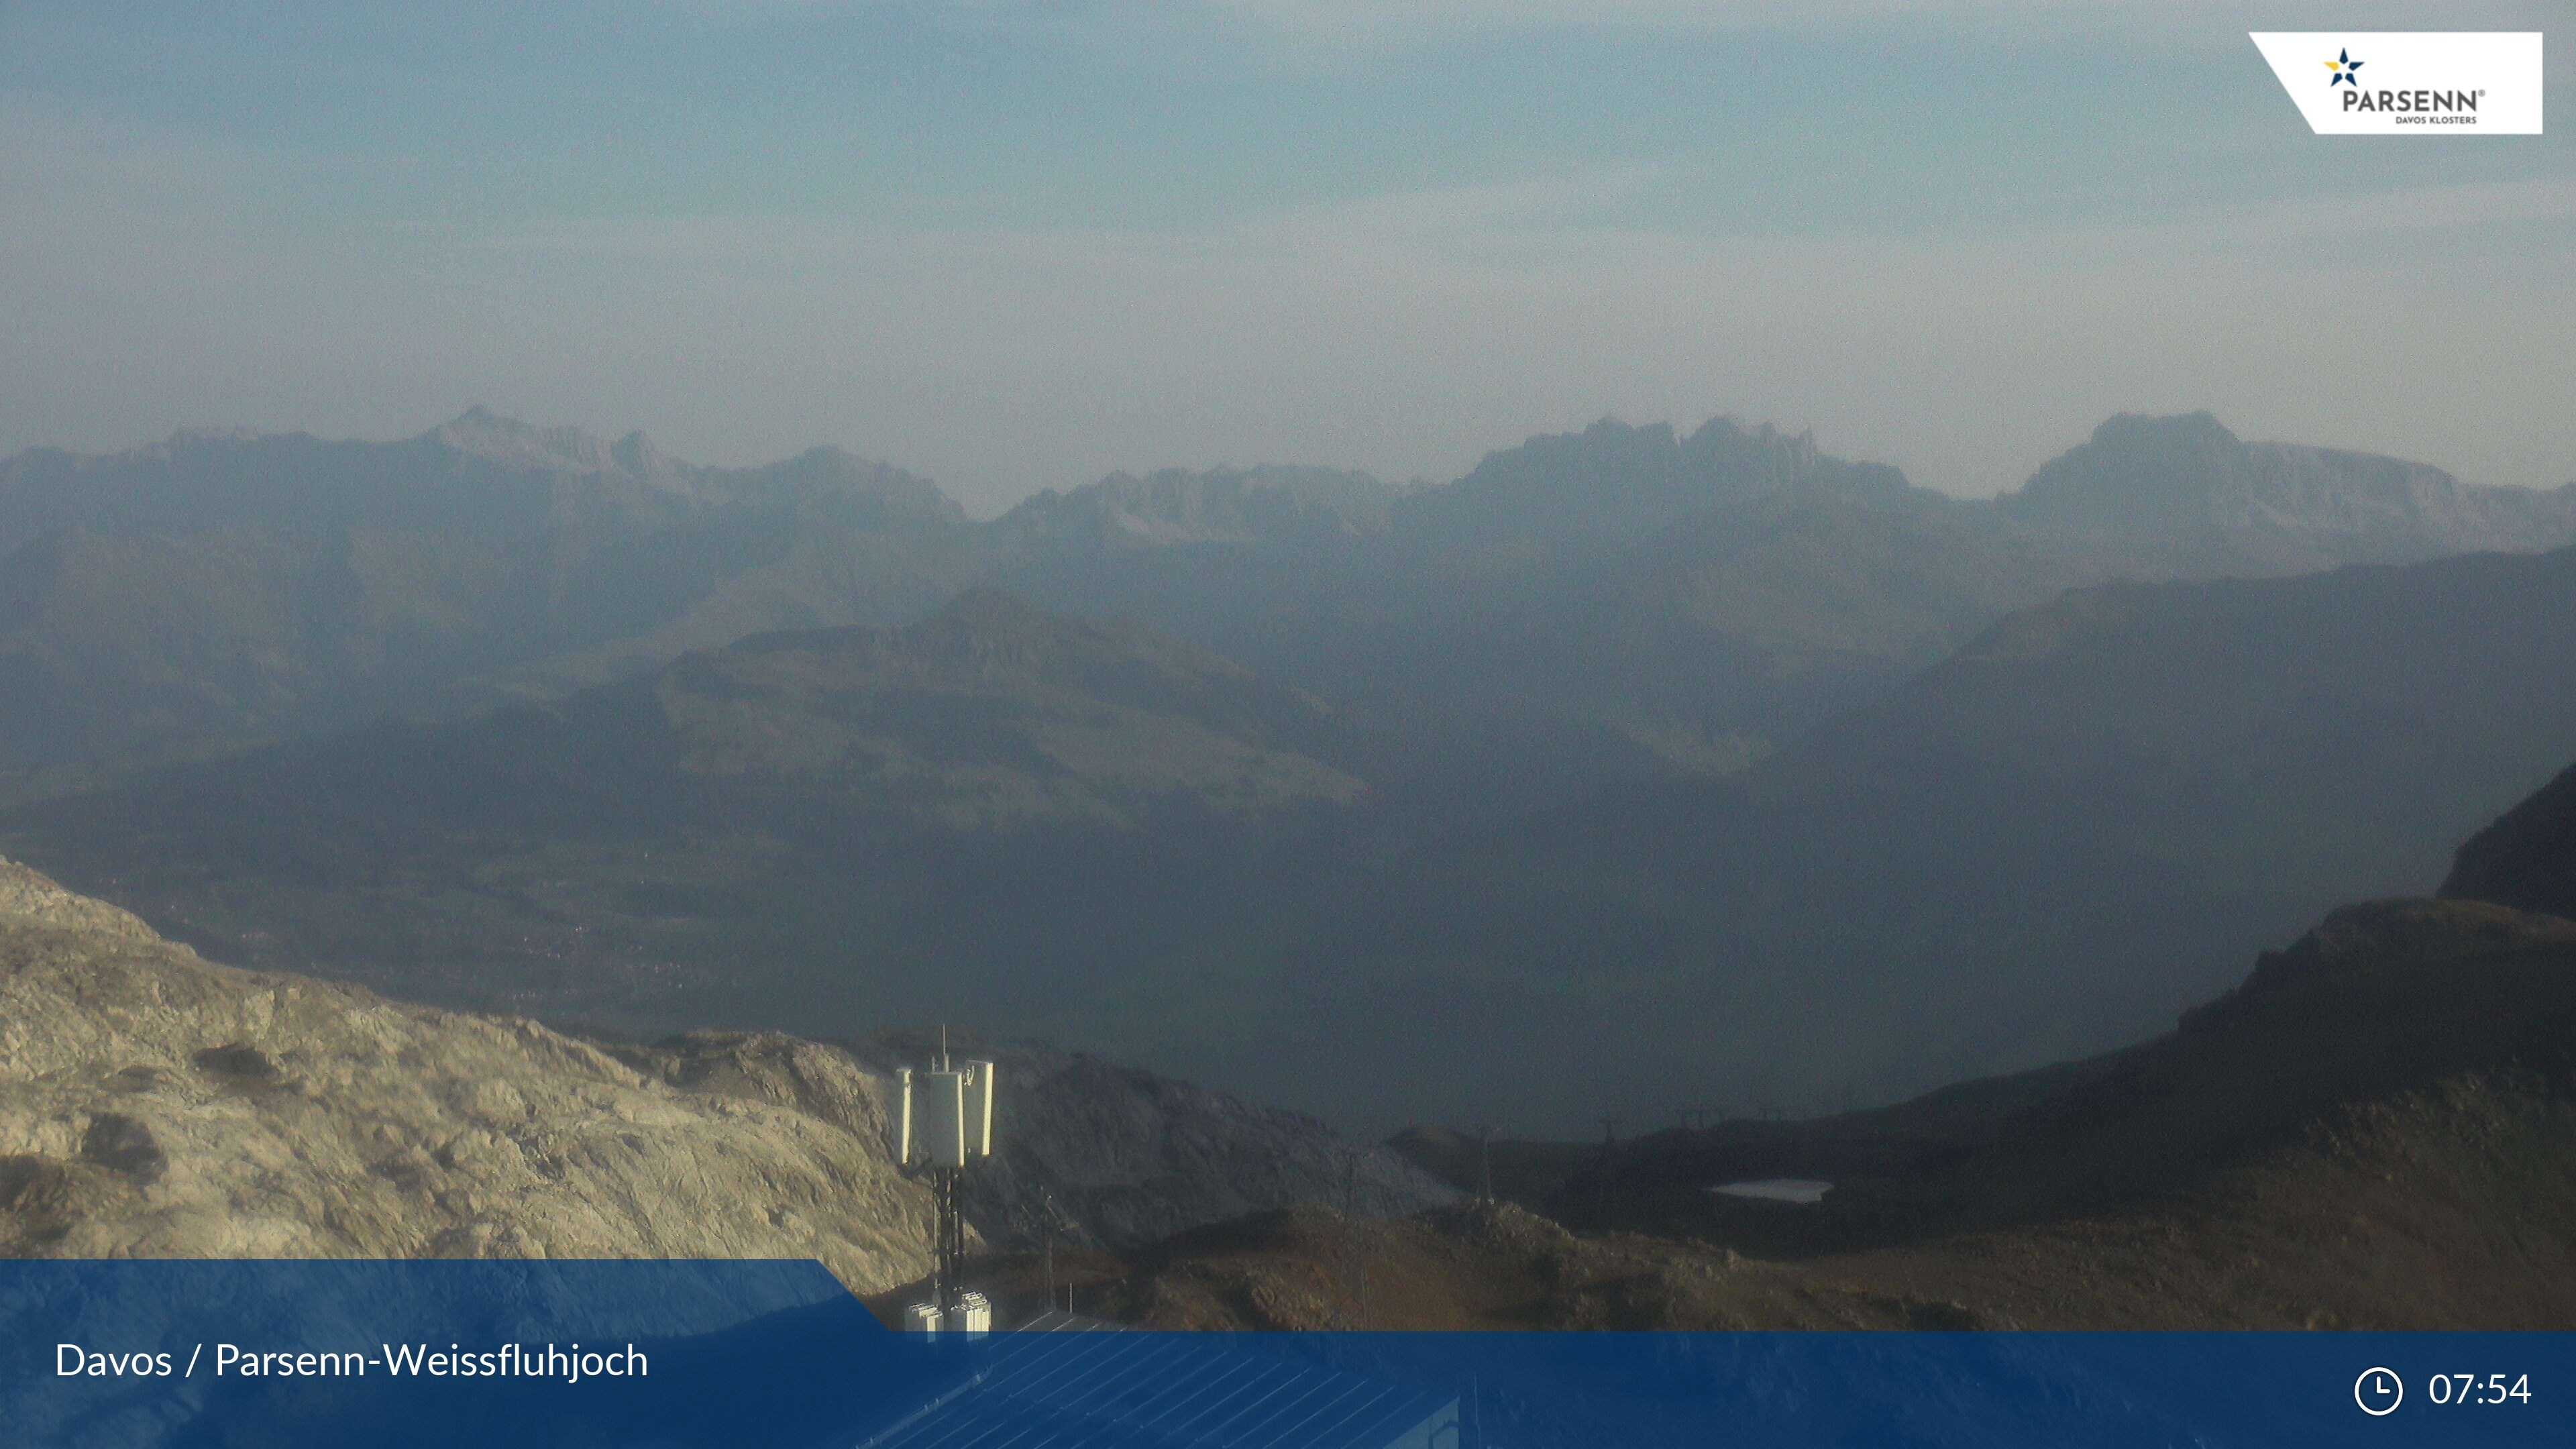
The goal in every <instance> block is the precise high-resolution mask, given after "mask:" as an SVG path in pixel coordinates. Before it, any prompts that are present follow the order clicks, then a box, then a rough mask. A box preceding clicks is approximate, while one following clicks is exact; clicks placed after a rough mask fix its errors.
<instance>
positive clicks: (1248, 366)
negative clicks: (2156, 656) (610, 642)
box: [0, 0, 2576, 511]
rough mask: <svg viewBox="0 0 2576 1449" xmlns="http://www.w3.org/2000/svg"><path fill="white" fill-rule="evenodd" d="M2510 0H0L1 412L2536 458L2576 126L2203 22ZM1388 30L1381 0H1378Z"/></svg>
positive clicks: (1465, 456) (967, 470) (2506, 14)
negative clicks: (2099, 437) (2422, 95)
mask: <svg viewBox="0 0 2576 1449" xmlns="http://www.w3.org/2000/svg"><path fill="white" fill-rule="evenodd" d="M2569 13H2570V11H2569V10H2568V8H2567V7H2566V6H2565V4H2564V3H2563V0H2561V3H2554V4H2518V3H2501V4H2482V3H2475V0H2459V3H2444V4H2438V5H2434V4H2416V5H2403V6H2401V5H2389V4H2381V3H2372V0H2353V3H2343V4H2335V5H2329V6H2314V5H2308V4H2305V3H2304V0H2283V3H2272V4H2264V5H2259V6H2252V7H2247V6H2233V5H2196V4H2188V3H2183V4H2176V3H2171V0H2166V3H2123V0H2099V3H2080V0H2061V3H2047V0H2026V3H1969V0H1962V3H1953V4H1937V3H1936V4H1907V5H1899V4H1880V3H1869V0H1852V3H1842V4H1837V3H1832V0H1826V3H1823V4H1815V3H1804V4H1802V3H1773V0H1759V3H1735V4H1728V3H1711V4H1679V3H1664V0H1592V3H1576V0H1506V3H1499V4H1490V5H1471V4H1465V3H1452V0H1429V3H1417V4H1397V3H1393V0H1326V3H1320V4H1312V5H1300V4H1293V3H1288V0H1166V3H1160V4H1141V3H1127V0H1044V3H1037V0H1030V3H1021V0H977V3H940V0H919V3H911V4H896V3H885V4H868V3H832V0H771V3H738V4H728V3H717V0H702V3H688V0H621V3H607V0H548V3H543V4H528V3H524V0H512V3H506V4H485V3H481V0H442V3H438V4H433V5H421V4H409V5H401V6H377V5H370V4H363V3H354V0H330V3H322V4H312V5H259V4H234V5H220V6H217V5H205V6H196V5H186V6H183V5H171V4H167V3H158V0H156V3H149V4H132V5H129V4H120V3H114V0H82V3H78V4H59V5H58V4H43V3H39V4H10V3H5V0H0V321H5V326H0V451H14V450H15V449H17V448H19V447H23V446H28V445H34V444H53V445H60V446H69V447H76V448H83V449H98V448H110V447H121V446H127V445H131V444H133V443H136V442H140V441H144V440H147V439H151V438H156V437H159V436H161V435H163V434H166V433H167V432H169V431H170V430H171V429H172V428H174V427H179V426H199V425H211V424H240V425H250V426H256V427H262V428H304V429H309V430H312V431H315V432H320V433H324V434H328V435H351V436H362V437H392V436H398V435H403V434H408V433H413V432H417V431H420V430H421V429H423V428H426V427H428V426H430V425H432V424H434V423H436V422H438V421H440V420H442V419H444V418H445V417H447V416H450V415H452V414H454V413H456V412H458V411H461V410H462V409H463V408H464V407H465V406H466V405H467V404H469V403H473V402H478V401H479V402H483V403H487V404H489V405H491V406H492V407H494V408H495V409H497V410H499V411H502V412H507V413H512V414H516V415H519V416H522V417H526V418H529V419H530V420H532V421H539V422H569V423H575V424H579V425H581V426H583V427H586V428H589V429H591V430H593V431H597V432H603V433H611V434H613V433H619V432H623V431H625V430H626V429H628V428H632V427H642V428H644V429H646V430H647V431H648V432H650V433H652V434H653V435H654V436H655V438H656V439H658V440H659V441H660V442H662V444H663V445H664V446H665V447H667V448H669V449H670V450H672V451H674V452H677V453H679V454H682V455H684V456H689V457H695V458H699V459H702V460H705V461H711V462H749V461H755V460H760V459H765V458H769V457H774V456H778V455H781V454H784V453H788V452H791V451H793V450H796V449H798V448H800V447H802V446H805V445H807V444H809V443H813V442H821V441H829V442H836V443H839V444H842V445H843V446H846V447H849V448H851V449H853V450H854V451H858V452H862V453H866V454H870V455H873V456H877V457H882V458H885V459H887V460H889V461H892V462H895V463H899V464H902V465H904V466H907V467H911V468H914V469H917V470H920V471H924V472H927V473H930V474H931V475H933V476H935V477H937V478H939V479H940V480H941V481H942V482H943V483H944V484H946V485H948V487H949V488H950V489H951V491H952V492H955V493H956V494H958V495H959V496H960V497H962V498H964V499H965V500H967V501H968V503H969V504H970V506H974V507H976V508H978V509H979V510H982V511H991V510H992V509H994V508H996V507H997V506H999V505H1001V504H1003V503H1006V502H1008V501H1010V500H1011V499H1013V498H1015V497H1017V496H1019V495H1021V494H1023V493H1026V492H1028V491H1029V490H1031V489H1034V488H1037V487H1041V486H1065V485H1070V484H1073V483H1077V482H1081V481H1085V480H1087V479H1089V478H1092V477H1096V476H1098V475H1099V474H1101V473H1104V472H1108V471H1111V470H1113V469H1117V468H1130V469H1143V468H1150V467H1156V466H1163V465H1169V464H1179V465H1185V466H1191V467H1199V466H1207V465H1211V464H1216V463H1221V462H1232V463H1237V464H1248V463H1254V462H1262V461H1272V462H1313V463H1323V464H1334V465H1345V466H1357V467H1365V468H1370V469H1373V470H1376V471H1378V472H1380V473H1384V474H1387V475H1390V476H1394V477H1399V478H1401V477H1410V476H1416V475H1420V476H1428V477H1433V478H1447V477H1451V476H1454V475H1456V474H1457V473H1459V472H1461V471H1463V470H1464V469H1465V468H1467V467H1468V466H1470V465H1471V464H1473V463H1474V461H1475V460H1476V458H1477V457H1478V456H1479V455H1480V454H1482V453H1483V452H1484V451H1486V450H1488V449H1490V448H1495V447H1500V446H1505V445H1508V444H1510V443H1512V442H1515V441H1517V440H1519V439H1520V438H1522V437H1524V436H1526V435H1528V434H1530V433H1534V432H1542V431H1555V430H1559V429H1564V428H1570V427H1578V426H1580V425H1582V424H1583V423H1585V422H1587V421H1589V420H1591V419H1593V418H1596V417H1599V416H1602V415H1604V414H1614V415H1617V416H1621V417H1625V418H1628V419H1630V420H1634V421H1646V420H1653V419H1664V418H1669V419H1674V420H1676V421H1679V422H1681V423H1683V424H1684V425H1686V426H1687V425H1692V424H1696V423H1697V422H1698V421H1699V420H1701V419H1702V418H1705V417H1707V416H1709V415H1711V414H1718V413H1724V414H1732V415H1735V416H1738V417H1741V418H1744V419H1746V420H1747V421H1759V420H1766V419H1767V420H1772V421H1776V422H1778V423H1780V424H1782V425H1784V426H1788V427H1792V428H1797V427H1807V426H1812V427H1814V428H1815V430H1816V432H1817V434H1818V436H1819V439H1820V441H1821V442H1822V443H1823V444H1824V446H1826V447H1827V448H1828V449H1830V450H1832V451H1835V452H1839V453H1844V454H1847V455H1852V456H1859V457H1867V458H1873V459H1879V460H1883V461H1887V462H1893V463H1896V464H1898V465H1900V466H1902V467H1904V468H1905V469H1906V470H1907V471H1908V472H1909V473H1911V474H1912V475H1913V476H1914V477H1915V478H1916V479H1917V480H1918V481H1922V482H1926V483H1930V484H1932V485H1934V486H1937V487H1942V488H1947V489H1950V490H1953V491H1956V492H1962V493H1986V492H1992V491H1993V490H1995V489H1996V488H1998V487H2001V486H2006V485H2009V484H2013V483H2017V482H2018V481H2019V480H2020V479H2021V477H2022V476H2024V475H2025V474H2027V473H2028V472H2029V470H2030V469H2031V468H2032V467H2033V466H2035V465H2036V464H2037V463H2039V462H2040V461H2041V460H2042V459H2044V458H2046V457H2047V456H2049V455H2050V454H2052V453H2055V452H2056V451H2058V450H2060V449H2062V448H2064V447H2066V446H2067V445H2069V444H2071V443H2073V442H2076V441H2079V440H2080V439H2081V438H2083V437H2084V436H2085V434H2086V433H2088V432H2089V431H2090V430H2091V428H2092V426H2093V424H2094V423H2096V422H2098V421H2099V420H2100V419H2101V418H2102V417H2103V416H2105V415H2107V414H2109V413H2112V412H2115V411H2121V410H2132V411H2173V410H2180V409H2187V408H2197V407H2207V408H2210V409H2212V410H2214V411H2215V412H2217V413H2218V414H2219V415H2220V416H2221V417H2222V418H2224V419H2225V420H2227V421H2228V422H2229V423H2230V424H2231V425H2232V426H2234V427H2235V428H2236V429H2237V430H2238V431H2239V432H2240V433H2244V434H2247V435H2249V436H2259V437H2273V438H2285V439H2291V440H2296V441H2303V442H2316V443H2327V444H2336V445H2343V446H2350V447H2358V448H2365V449H2371V450H2375V451H2386V452H2394V453H2399V454H2403V455H2406V456H2410V457H2417V458H2422V459H2425V460H2428V461H2432V462H2436V463H2440V464H2443V465H2444V466H2447V467H2450V468H2452V469H2454V470H2456V471H2458V472H2460V473H2461V474H2463V475H2464V476H2467V477H2469V478H2472V479H2475V480H2478V481H2487V482H2513V483H2540V484H2555V483H2560V482H2565V481H2568V480H2570V479H2571V478H2576V405H2572V404H2576V364H2571V362H2570V361H2569V358H2570V354H2571V347H2570V340H2569V339H2570V337H2571V335H2576V147H2572V146H2571V143H2570V141H2569V140H2568V139H2567V138H2568V137H2569V135H2570V134H2571V131H2572V130H2576V109H2571V108H2570V105H2569V102H2570V89H2571V87H2570V85H2569V83H2568V79H2567V77H2568V74H2569V72H2568V64H2569V63H2568V61H2567V59H2566V57H2567V56H2568V54H2569V47H2570V45H2576V30H2571V32H2570V33H2569V35H2568V36H2567V37H2566V38H2563V39H2562V38H2561V37H2559V36H2555V35H2553V36H2551V37H2550V49H2551V56H2550V62H2549V67H2550V69H2549V75H2550V93H2549V97H2548V105H2549V109H2550V110H2551V111H2552V112H2554V113H2555V114H2554V115H2552V116H2551V118H2550V121H2551V125H2552V129H2553V130H2554V131H2555V132H2556V134H2554V135H2550V136H2544V137H2533V138H2506V137H2493V138H2484V139H2455V138H2435V137H2422V136H2417V137H2403V138H2399V137H2391V138H2319V137H2314V136H2311V135H2309V134H2308V133H2307V130H2306V127H2305V126H2304V125H2303V124H2302V123H2301V122H2300V121H2299V119H2298V117H2297V115H2296V113H2295V112H2294V111H2293V109H2292V107H2291V104H2290V102H2289V101H2288V99H2286V98H2285V97H2284V96H2283V95H2282V94H2281V92H2280V89H2279V86H2278V84H2277V83H2276V82H2275V81H2274V79H2273V77H2272V75H2271V73H2270V72H2269V70H2268V69H2266V67H2265V66H2264V64H2263V61H2262V60H2261V58H2260V57H2259V56H2258V55H2257V54H2256V52H2255V49H2254V47H2253V45H2252V44H2251V43H2250V42H2248V41H2247V40H2246V38H2245V35H2244V32H2245V31H2246V30H2247V29H2249V28H2254V27H2256V26H2260V27H2261V28H2265V29H2323V28H2327V27H2329V26H2334V25H2345V26H2350V27H2352V28H2353V29H2356V30H2366V29H2406V28H2419V29H2420V28H2435V27H2438V28H2444V29H2540V30H2547V29H2548V28H2549V22H2550V21H2551V20H2553V19H2563V18H2564V17H2566V16H2567V15H2568V14H2569ZM1395 17H1400V18H1395Z"/></svg>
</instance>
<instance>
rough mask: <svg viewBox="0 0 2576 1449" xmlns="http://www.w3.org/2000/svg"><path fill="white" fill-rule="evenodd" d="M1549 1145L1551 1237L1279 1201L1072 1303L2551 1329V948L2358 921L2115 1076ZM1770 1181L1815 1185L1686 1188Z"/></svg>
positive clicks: (1480, 1316) (1959, 1090) (2575, 1300)
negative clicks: (1566, 1171)
mask: <svg viewBox="0 0 2576 1449" xmlns="http://www.w3.org/2000/svg"><path fill="white" fill-rule="evenodd" d="M1529 1146H1530V1145H1526V1144H1525V1145H1523V1147H1524V1153H1525V1154H1526V1152H1527V1151H1528V1150H1529ZM1561 1151H1562V1152H1563V1153H1564V1154H1566V1155H1567V1156H1568V1157H1570V1158H1571V1159H1572V1161H1573V1163H1574V1166H1573V1169H1572V1179H1571V1181H1570V1182H1569V1183H1568V1184H1567V1185H1566V1186H1564V1187H1563V1188H1562V1189H1561V1190H1559V1191H1558V1192H1557V1193H1556V1194H1555V1195H1554V1197H1553V1200H1552V1201H1551V1202H1550V1203H1549V1204H1548V1210H1549V1212H1550V1213H1551V1214H1553V1215H1554V1216H1555V1217H1556V1218H1559V1219H1561V1220H1562V1221H1563V1223H1565V1224H1567V1225H1569V1226H1571V1227H1572V1228H1573V1229H1574V1231H1568V1229H1567V1227H1566V1226H1559V1223H1558V1222H1557V1221H1552V1220H1550V1218H1547V1217H1541V1216H1538V1215H1535V1214H1533V1213H1531V1212H1529V1211H1527V1210H1526V1209H1523V1208H1520V1207H1518V1206H1515V1205H1511V1204H1499V1205H1483V1204H1471V1205H1466V1206H1462V1207H1460V1208H1453V1209H1446V1210H1435V1211H1433V1212H1430V1213H1426V1214H1422V1215H1419V1216H1417V1217H1416V1218H1414V1219H1412V1220H1411V1221H1408V1222H1399V1223H1365V1222H1347V1221H1343V1220H1340V1219H1338V1218H1336V1217H1334V1216H1333V1215H1331V1214H1329V1213H1321V1212H1313V1211H1307V1212H1291V1213H1273V1214H1265V1215H1261V1216H1256V1217H1249V1218H1246V1219H1243V1220H1240V1221H1238V1222H1234V1223H1227V1224H1220V1225H1216V1226H1214V1227H1209V1228H1203V1229H1199V1230H1196V1231H1193V1232H1190V1233H1185V1234H1182V1235H1179V1236H1176V1237H1175V1238H1173V1239H1171V1240H1170V1241H1168V1242H1166V1243H1163V1244H1160V1245H1158V1246H1156V1247H1155V1248H1153V1249H1151V1250H1148V1251H1146V1252H1142V1253H1138V1254H1134V1255H1131V1256H1130V1258H1129V1259H1128V1260H1127V1261H1126V1262H1125V1263H1123V1264H1117V1265H1107V1266H1105V1267H1099V1268H1095V1269H1094V1270H1093V1271H1094V1273H1095V1274H1096V1275H1097V1276H1098V1277H1099V1279H1100V1281H1097V1282H1090V1283H1086V1285H1085V1286H1084V1287H1083V1288H1082V1290H1081V1291H1082V1292H1083V1293H1084V1294H1085V1298H1086V1301H1087V1302H1090V1303H1092V1304H1094V1305H1096V1306H1098V1308H1099V1309H1100V1310H1101V1311H1105V1312H1109V1313H1113V1314H1116V1315H1118V1316H1120V1317H1123V1318H1127V1319H1130V1320H1132V1321H1137V1322H1142V1323H1147V1324H1153V1325H1157V1326H1167V1327H1189V1328H1317V1327H1333V1326H1354V1325H1357V1326H1367V1327H1373V1328H1460V1327H1495V1328H1622V1329H1668V1328H1689V1329H1704V1328H1718V1329H1744V1328H1912V1329H1923V1328H2093V1329H2142V1328H2189V1329H2204V1330H2206V1329H2213V1328H2383V1329H2469V1328H2475V1329H2508V1328H2512V1329H2543V1330H2548V1329H2565V1328H2567V1327H2569V1326H2570V1325H2571V1323H2576V1307H2572V1306H2571V1305H2576V1210H2571V1208H2570V1203H2571V1202H2576V1195H2571V1194H2576V924H2571V923H2569V922H2566V921H2562V920H2556V919H2552V918H2547V917H2535V916H2528V915H2522V914H2519V913H2516V912H2513V911H2510V910H2506V909H2503V908H2501V907H2494V906H2486V905H2479V904H2471V903H2449V902H2433V901H2421V900H2417V901H2390V902H2380V903H2374V904H2371V905H2366V906H2356V907H2350V908H2347V909H2344V910H2340V911H2337V912H2335V913H2334V914H2332V915H2331V916H2329V917H2328V918H2327V919H2326V920H2325V921H2324V922H2323V923H2322V924H2321V925H2319V926H2318V927H2317V929H2316V930H2315V931H2313V932H2311V933H2310V934H2308V935H2307V936H2304V937H2302V938H2301V939H2300V940H2299V942H2298V943H2297V944H2295V945H2294V946H2292V947H2290V948H2289V949H2288V950H2286V951H2282V952H2278V953H2267V954H2266V955H2265V956H2264V957H2263V959H2262V960H2261V962H2260V963H2259V964H2258V965H2257V967H2256V968H2255V970H2254V972H2253V974H2252V975H2251V976H2250V977H2249V978H2247V979H2246V980H2245V981H2244V983H2243V984H2242V985H2241V986H2239V987H2238V988H2236V989H2235V990H2233V991H2231V992H2229V993H2227V994H2226V995H2225V996H2223V997H2222V998H2220V999H2218V1000H2216V1001H2214V1002H2211V1003H2209V1004H2207V1005H2205V1006H2204V1007H2202V1008H2200V1009H2198V1010H2195V1011H2193V1012H2191V1013H2190V1014H2188V1015H2187V1016H2186V1017H2185V1018H2184V1020H2183V1022H2182V1024H2181V1025H2180V1027H2179V1028H2177V1029H2175V1030H2173V1031H2170V1032H2167V1033H2166V1034H2164V1035H2162V1036H2159V1037H2157V1038H2155V1039H2154V1040H2151V1041H2148V1042H2146V1043H2143V1044H2141V1045H2138V1046H2135V1047H2131V1048H2128V1049H2125V1050H2122V1051H2119V1052H2115V1053H2112V1054H2110V1055H2108V1056H2105V1057H2101V1058H2096V1059H2091V1060H2086V1061H2079V1062H2072V1063H2067V1064H2064V1065H2061V1066H2057V1067H2051V1068H2048V1069H2045V1070H2043V1071H2039V1072H2034V1073H2029V1074H2026V1075H2024V1076H2021V1077H2017V1078H2008V1079H1998V1080H1992V1081H1980V1082H1968V1083H1962V1084H1959V1085H1957V1086H1954V1087H1950V1088H1947V1089H1944V1090H1942V1091H1939V1092H1936V1093H1933V1094H1932V1095H1930V1096H1927V1097H1924V1098H1922V1099H1919V1100H1917V1101H1913V1102H1908V1103H1904V1104H1900V1105H1898V1106H1894V1107H1889V1108H1883V1109H1879V1110H1875V1111H1869V1112H1860V1113H1852V1114H1847V1115H1844V1116H1839V1117H1829V1118H1823V1119H1819V1120H1815V1121H1806V1122H1763V1121H1745V1122H1728V1123H1724V1124H1721V1125H1719V1126H1716V1127H1711V1128H1706V1129H1699V1130H1674V1131H1666V1132H1659V1133H1655V1134H1653V1135H1651V1136H1647V1137H1644V1138H1640V1139H1635V1140H1632V1141H1628V1142H1624V1143H1621V1144H1618V1145H1617V1146H1615V1147H1609V1148H1605V1147H1602V1146H1600V1145H1598V1144H1595V1145H1592V1146H1590V1147H1583V1146H1578V1145H1574V1144H1565V1145H1564V1146H1563V1148H1562V1149H1561ZM1776 1178H1801V1179H1810V1180H1817V1181H1823V1182H1828V1183H1830V1184H1831V1187H1830V1189H1829V1190H1828V1191H1827V1192H1826V1193H1825V1194H1824V1197H1823V1199H1822V1200H1821V1201H1820V1202H1817V1203H1814V1204H1810V1205H1799V1204H1794V1203H1785V1202H1777V1201H1763V1200H1759V1199H1750V1198H1743V1197H1734V1196H1727V1195H1721V1194H1718V1193H1715V1192H1712V1191H1711V1189H1712V1188H1714V1187H1716V1186H1718V1185H1721V1184H1731V1183H1742V1182H1745V1181H1747V1180H1760V1179H1776Z"/></svg>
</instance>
